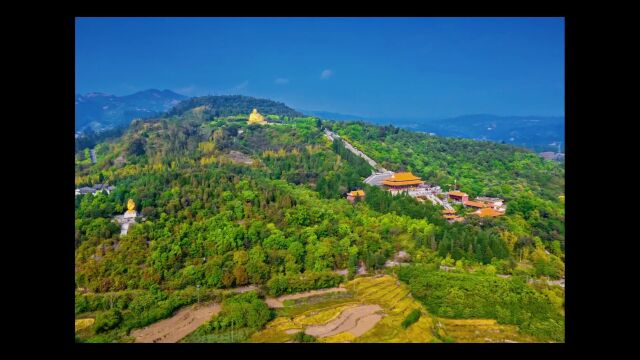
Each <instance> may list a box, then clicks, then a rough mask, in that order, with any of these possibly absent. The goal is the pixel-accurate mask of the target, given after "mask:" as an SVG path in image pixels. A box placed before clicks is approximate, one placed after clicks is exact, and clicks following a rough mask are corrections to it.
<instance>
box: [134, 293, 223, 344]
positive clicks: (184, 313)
mask: <svg viewBox="0 0 640 360" xmlns="http://www.w3.org/2000/svg"><path fill="white" fill-rule="evenodd" d="M220 309H221V307H220V304H218V303H211V304H206V305H200V306H189V307H186V308H184V309H181V310H180V311H178V313H176V314H175V315H174V316H172V317H170V318H168V319H164V320H160V321H158V322H156V323H153V324H151V325H149V326H147V327H144V328H142V329H137V330H134V331H132V332H131V336H133V337H135V339H136V342H137V343H175V342H178V340H180V339H182V338H183V337H185V336H187V335H189V334H190V333H192V332H193V331H194V330H195V329H197V328H198V326H200V325H202V324H204V323H205V322H206V321H208V320H209V319H211V317H212V316H213V315H215V314H217V313H219V312H220Z"/></svg>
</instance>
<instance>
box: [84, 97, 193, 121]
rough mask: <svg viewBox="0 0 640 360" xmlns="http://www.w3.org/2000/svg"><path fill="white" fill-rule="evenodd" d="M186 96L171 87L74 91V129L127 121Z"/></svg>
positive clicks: (152, 112) (153, 112)
mask: <svg viewBox="0 0 640 360" xmlns="http://www.w3.org/2000/svg"><path fill="white" fill-rule="evenodd" d="M184 99H186V96H184V95H180V94H176V93H174V92H173V91H171V90H162V91H161V90H154V89H150V90H145V91H140V92H137V93H135V94H131V95H126V96H115V95H109V94H103V93H96V92H93V93H88V94H85V95H76V101H75V103H76V106H75V110H76V130H77V131H80V130H85V129H93V130H99V129H104V128H112V127H118V126H121V125H128V124H129V122H130V121H131V120H133V119H135V118H146V117H150V116H155V115H158V114H160V113H162V112H165V111H167V110H169V109H170V108H171V107H173V106H174V105H176V104H177V103H179V102H180V101H181V100H184Z"/></svg>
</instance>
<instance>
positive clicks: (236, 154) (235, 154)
mask: <svg viewBox="0 0 640 360" xmlns="http://www.w3.org/2000/svg"><path fill="white" fill-rule="evenodd" d="M227 158H228V159H229V160H231V161H232V162H234V163H236V164H245V165H251V164H253V159H252V158H251V156H249V155H247V154H243V153H241V152H240V151H236V150H231V151H229V154H228V155H227Z"/></svg>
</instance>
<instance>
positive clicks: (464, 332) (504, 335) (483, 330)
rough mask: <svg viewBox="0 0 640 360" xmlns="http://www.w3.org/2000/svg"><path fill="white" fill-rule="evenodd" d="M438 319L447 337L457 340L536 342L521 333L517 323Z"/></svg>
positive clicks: (489, 320) (474, 341)
mask: <svg viewBox="0 0 640 360" xmlns="http://www.w3.org/2000/svg"><path fill="white" fill-rule="evenodd" d="M436 321H437V322H438V323H439V324H441V325H442V329H443V331H444V333H445V334H446V335H445V336H446V337H449V338H451V339H452V340H454V341H455V342H463V343H486V342H536V339H535V338H533V337H531V336H529V335H526V334H522V333H520V331H518V327H517V326H515V325H500V324H498V323H497V322H496V320H494V319H443V318H437V319H436Z"/></svg>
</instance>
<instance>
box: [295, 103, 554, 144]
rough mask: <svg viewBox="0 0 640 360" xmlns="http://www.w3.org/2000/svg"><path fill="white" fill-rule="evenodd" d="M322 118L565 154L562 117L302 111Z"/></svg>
mask: <svg viewBox="0 0 640 360" xmlns="http://www.w3.org/2000/svg"><path fill="white" fill-rule="evenodd" d="M300 111H301V112H303V113H305V114H308V115H312V116H318V117H320V118H323V119H328V120H337V121H358V120H362V121H366V122H371V123H375V124H378V125H389V124H390V125H394V126H397V127H401V128H405V129H409V130H413V131H420V132H426V133H434V134H436V135H439V136H449V137H462V138H469V139H475V140H489V141H495V142H504V143H507V144H513V145H517V146H522V147H526V148H529V149H532V150H534V151H557V149H558V144H560V146H561V150H562V151H561V152H564V147H563V146H564V120H565V119H564V117H563V116H554V117H549V116H497V115H490V114H478V115H465V116H458V117H453V118H445V119H435V118H431V119H416V118H374V117H365V116H359V115H348V114H340V113H332V112H327V111H313V110H300Z"/></svg>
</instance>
